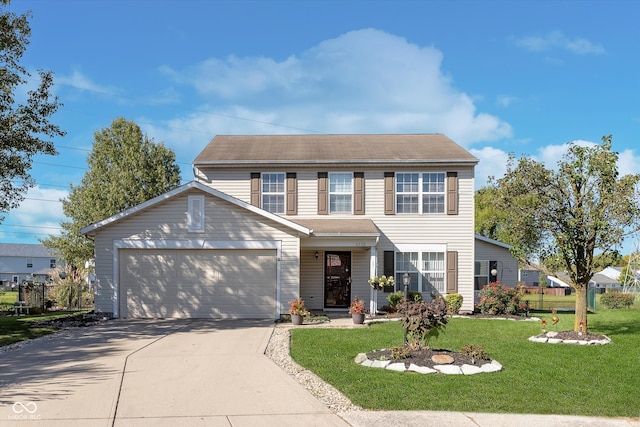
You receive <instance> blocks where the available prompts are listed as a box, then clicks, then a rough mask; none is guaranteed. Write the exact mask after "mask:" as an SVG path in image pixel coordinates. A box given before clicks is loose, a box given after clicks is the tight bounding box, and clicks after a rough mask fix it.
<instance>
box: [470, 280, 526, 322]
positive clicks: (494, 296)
mask: <svg viewBox="0 0 640 427" xmlns="http://www.w3.org/2000/svg"><path fill="white" fill-rule="evenodd" d="M476 308H477V309H478V310H479V311H480V313H482V314H492V315H499V314H521V313H522V314H524V313H525V312H526V305H525V304H524V303H522V302H520V293H519V292H518V290H517V289H515V288H505V287H504V286H502V284H501V283H499V282H494V283H489V284H488V285H485V286H484V287H483V288H482V290H481V291H480V302H479V303H478V305H477V306H476Z"/></svg>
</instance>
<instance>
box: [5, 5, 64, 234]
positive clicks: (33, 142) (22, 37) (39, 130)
mask: <svg viewBox="0 0 640 427" xmlns="http://www.w3.org/2000/svg"><path fill="white" fill-rule="evenodd" d="M9 3H10V1H9V0H0V7H2V6H7V5H9ZM29 17H30V14H29V13H27V14H23V15H16V14H15V13H11V12H7V11H5V10H1V8H0V222H2V221H3V220H4V218H5V214H6V213H7V212H9V211H10V210H11V209H13V208H16V207H18V205H19V204H20V202H21V201H22V200H23V199H24V197H25V194H26V192H27V191H28V190H29V188H31V187H33V186H34V185H35V182H34V180H33V178H32V177H31V174H30V173H29V171H30V170H31V162H32V160H33V157H34V156H35V155H38V154H48V155H55V154H57V152H56V150H55V147H54V145H53V141H51V139H52V138H53V137H55V136H64V134H65V133H64V131H62V130H61V129H60V128H59V127H58V126H56V125H54V124H52V123H50V122H49V118H50V117H51V116H52V115H53V114H54V113H55V112H56V111H57V110H58V107H59V106H60V105H61V104H60V103H59V102H58V98H57V97H55V96H52V95H51V92H50V91H51V87H52V86H53V76H52V73H51V72H50V71H39V75H40V82H39V84H38V85H37V86H36V87H35V88H34V89H32V90H30V91H29V92H28V95H27V99H26V100H25V102H24V103H20V101H19V100H16V95H15V93H16V91H17V90H18V89H21V88H22V87H24V86H26V85H27V83H28V81H29V77H31V74H29V73H28V72H27V70H26V69H25V67H24V66H22V65H20V59H21V58H22V55H23V54H24V52H25V50H26V48H27V45H28V44H29V36H30V35H31V28H30V27H29V20H28V19H29Z"/></svg>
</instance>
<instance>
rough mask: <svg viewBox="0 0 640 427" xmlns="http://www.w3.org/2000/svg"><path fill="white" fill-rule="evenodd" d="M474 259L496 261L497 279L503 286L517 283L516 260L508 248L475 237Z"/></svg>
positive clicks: (511, 285)
mask: <svg viewBox="0 0 640 427" xmlns="http://www.w3.org/2000/svg"><path fill="white" fill-rule="evenodd" d="M475 242H476V244H475V246H476V260H477V261H497V262H498V267H497V270H498V281H499V282H500V283H502V284H503V285H505V286H508V287H514V286H516V285H517V284H518V261H516V259H515V258H514V257H513V255H511V252H510V251H509V249H508V248H505V247H502V246H499V245H495V244H492V243H489V242H484V241H482V240H478V239H476V241H475Z"/></svg>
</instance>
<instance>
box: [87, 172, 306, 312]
mask: <svg viewBox="0 0 640 427" xmlns="http://www.w3.org/2000/svg"><path fill="white" fill-rule="evenodd" d="M82 232H83V233H84V234H86V235H87V236H90V237H91V238H92V239H93V240H94V245H95V257H96V258H95V274H96V283H95V309H96V312H98V313H102V314H104V315H105V316H109V317H114V318H212V319H222V318H255V319H278V318H279V317H280V315H281V314H282V313H286V310H287V308H288V304H287V302H288V301H290V300H292V299H294V298H296V297H297V296H298V295H300V236H309V235H310V234H311V230H309V229H308V228H306V227H304V226H302V225H300V224H296V223H294V222H292V221H289V220H287V219H285V218H282V217H280V216H278V215H274V214H272V213H270V212H267V211H264V210H262V209H260V208H257V207H255V206H252V205H250V204H248V203H245V202H243V201H241V200H238V199H235V198H233V197H230V196H229V195H227V194H224V193H221V192H220V191H217V190H215V189H213V188H211V187H208V186H206V185H203V184H200V183H197V182H192V183H189V184H185V185H184V186H182V187H178V188H176V189H175V190H172V191H170V192H168V193H165V194H163V195H161V196H158V197H156V198H154V199H151V200H149V201H147V202H145V203H143V204H141V205H138V206H135V207H133V208H131V209H128V210H126V211H123V212H120V213H118V214H116V215H113V216H111V217H109V218H106V219H105V220H103V221H100V222H98V223H95V224H92V225H90V226H87V227H85V228H84V229H83V230H82Z"/></svg>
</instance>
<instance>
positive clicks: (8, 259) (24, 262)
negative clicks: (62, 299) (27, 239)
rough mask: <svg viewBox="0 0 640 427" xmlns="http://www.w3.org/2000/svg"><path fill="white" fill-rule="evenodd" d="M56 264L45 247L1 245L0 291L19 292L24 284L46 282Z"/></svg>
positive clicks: (20, 244)
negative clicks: (19, 287)
mask: <svg viewBox="0 0 640 427" xmlns="http://www.w3.org/2000/svg"><path fill="white" fill-rule="evenodd" d="M56 262H57V261H56V257H55V255H52V254H51V252H50V251H49V249H47V248H45V247H44V246H43V245H38V244H28V243H0V290H12V289H14V290H17V289H18V285H19V284H21V283H24V282H33V281H35V282H46V281H47V280H48V278H49V273H50V271H51V269H53V268H55V267H56Z"/></svg>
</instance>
